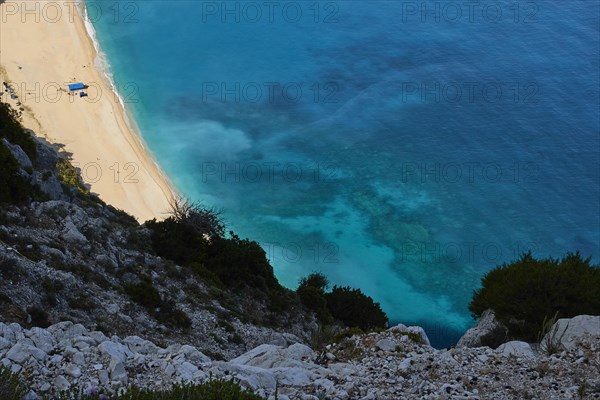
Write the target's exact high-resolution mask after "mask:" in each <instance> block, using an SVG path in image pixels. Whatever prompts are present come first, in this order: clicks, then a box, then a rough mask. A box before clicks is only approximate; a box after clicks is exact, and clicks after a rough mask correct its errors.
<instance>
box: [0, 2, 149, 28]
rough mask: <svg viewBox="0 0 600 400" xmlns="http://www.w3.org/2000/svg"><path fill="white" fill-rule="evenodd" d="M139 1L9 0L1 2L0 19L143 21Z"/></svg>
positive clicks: (11, 20) (29, 20)
mask: <svg viewBox="0 0 600 400" xmlns="http://www.w3.org/2000/svg"><path fill="white" fill-rule="evenodd" d="M143 4H144V2H140V1H85V2H83V1H60V0H59V1H45V0H40V1H36V0H28V1H13V0H6V1H4V2H3V3H0V21H1V22H2V23H8V22H20V23H27V22H35V23H41V22H46V23H58V22H65V21H66V22H69V23H74V22H75V20H76V18H77V17H78V16H81V17H83V18H84V19H85V20H86V21H87V22H91V23H96V22H98V21H99V20H101V19H103V18H106V19H109V20H110V21H111V22H112V23H123V24H134V23H139V22H140V18H139V16H140V5H143Z"/></svg>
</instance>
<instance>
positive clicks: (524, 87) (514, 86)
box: [396, 80, 540, 104]
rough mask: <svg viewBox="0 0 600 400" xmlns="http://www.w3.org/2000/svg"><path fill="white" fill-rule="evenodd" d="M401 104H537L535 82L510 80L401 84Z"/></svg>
mask: <svg viewBox="0 0 600 400" xmlns="http://www.w3.org/2000/svg"><path fill="white" fill-rule="evenodd" d="M396 86H397V87H398V89H399V93H398V94H399V97H400V99H401V101H402V102H403V103H423V104H426V103H451V104H476V103H477V104H481V103H484V104H485V103H516V104H536V103H538V102H539V101H540V86H539V85H538V83H537V82H520V81H517V80H514V81H495V80H490V81H468V82H455V81H452V82H443V81H427V82H418V81H405V82H399V83H396Z"/></svg>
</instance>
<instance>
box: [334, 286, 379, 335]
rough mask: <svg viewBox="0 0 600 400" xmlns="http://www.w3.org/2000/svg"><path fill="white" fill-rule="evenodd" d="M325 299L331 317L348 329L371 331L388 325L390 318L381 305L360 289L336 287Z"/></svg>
mask: <svg viewBox="0 0 600 400" xmlns="http://www.w3.org/2000/svg"><path fill="white" fill-rule="evenodd" d="M325 299H326V300H327V307H328V308H329V312H330V313H331V315H332V316H333V317H334V318H336V319H338V320H340V321H342V322H343V323H344V324H345V325H346V326H348V327H351V328H353V327H357V328H360V329H362V330H363V331H369V330H373V329H378V328H385V327H386V326H387V325H388V318H387V316H386V315H385V313H384V312H383V310H382V309H381V306H380V305H379V303H376V302H374V301H373V299H372V298H371V297H369V296H367V295H365V294H364V293H363V292H362V291H361V290H360V289H352V288H350V287H348V286H347V287H338V286H334V287H333V290H332V291H331V293H326V294H325Z"/></svg>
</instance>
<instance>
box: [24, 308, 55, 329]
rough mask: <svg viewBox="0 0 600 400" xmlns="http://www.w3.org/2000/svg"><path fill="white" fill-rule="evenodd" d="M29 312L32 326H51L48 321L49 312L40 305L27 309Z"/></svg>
mask: <svg viewBox="0 0 600 400" xmlns="http://www.w3.org/2000/svg"><path fill="white" fill-rule="evenodd" d="M27 313H28V314H29V315H30V316H31V326H39V327H40V328H47V327H49V326H50V321H48V313H47V312H46V310H44V309H43V308H42V307H40V306H32V307H29V308H28V309H27Z"/></svg>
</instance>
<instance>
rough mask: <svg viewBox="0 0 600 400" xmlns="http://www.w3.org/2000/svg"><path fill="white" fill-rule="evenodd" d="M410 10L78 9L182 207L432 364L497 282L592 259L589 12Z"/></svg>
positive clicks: (263, 6) (595, 45) (595, 214)
mask: <svg viewBox="0 0 600 400" xmlns="http://www.w3.org/2000/svg"><path fill="white" fill-rule="evenodd" d="M267 4H269V5H267ZM421 4H422V3H421V2H408V1H406V2H402V1H333V2H306V1H299V2H285V1H283V2H272V3H263V2H226V3H224V2H201V1H139V0H138V1H122V2H116V3H115V2H114V1H106V2H93V1H91V0H90V1H89V7H90V16H91V17H93V18H94V25H95V27H96V29H97V31H98V37H99V40H100V43H101V45H102V47H103V49H104V51H105V52H106V53H107V56H108V60H109V61H110V65H111V70H112V73H113V75H114V79H115V82H116V83H117V84H118V85H119V87H120V88H121V91H122V94H123V96H124V98H125V101H126V102H127V106H128V107H129V108H130V110H131V111H132V113H133V115H134V117H135V120H136V122H137V124H138V126H139V127H140V130H141V133H142V135H143V138H144V140H145V141H146V142H147V143H148V145H149V147H150V148H151V150H152V151H153V152H154V154H155V155H156V157H157V159H158V161H159V163H160V165H161V167H162V168H163V169H164V170H165V171H166V173H167V174H168V175H169V177H170V178H171V179H172V180H173V182H174V183H175V184H176V185H177V187H178V188H179V189H180V190H181V191H182V192H183V193H185V195H187V196H189V197H190V198H192V199H195V200H201V201H203V202H204V203H205V204H207V205H214V206H217V207H219V208H222V209H223V210H224V211H225V216H226V220H227V221H228V222H229V225H230V226H231V228H232V229H234V230H235V231H236V232H238V233H239V234H240V235H241V236H244V237H250V238H252V239H254V240H256V241H258V242H260V243H261V244H262V245H263V247H264V248H265V250H266V251H267V253H268V255H269V257H270V259H271V261H272V263H273V265H274V267H275V270H276V274H277V276H278V278H279V279H280V280H281V282H282V283H283V284H285V285H286V286H289V287H291V288H295V286H296V284H297V281H298V279H299V278H300V277H302V276H305V275H307V274H308V273H310V272H313V271H321V272H323V273H325V274H326V275H327V276H328V277H329V279H330V280H331V282H332V283H334V284H338V285H351V286H355V287H360V288H361V289H362V290H363V291H364V292H365V293H367V294H369V295H371V296H372V297H374V298H375V299H376V300H377V301H379V302H380V303H381V304H382V306H383V308H384V310H385V311H386V312H387V313H388V315H389V316H390V318H391V319H392V320H393V321H394V322H403V323H415V324H420V325H423V326H425V327H426V328H427V331H428V334H429V336H430V338H431V339H432V342H433V343H434V344H435V345H436V346H445V345H448V344H451V343H452V342H453V341H454V340H456V338H457V337H458V335H460V334H461V333H462V332H463V331H464V330H465V329H466V328H467V327H468V326H469V325H470V324H472V320H471V317H470V315H469V312H468V308H467V306H468V302H469V300H470V298H471V295H472V291H473V290H474V289H476V288H477V287H478V285H479V282H480V278H481V276H482V275H483V274H484V273H485V272H486V271H488V270H489V269H491V268H493V267H494V266H495V265H497V264H499V263H502V262H505V261H510V260H512V259H514V258H515V257H517V255H518V254H519V253H520V252H522V251H525V250H529V249H531V250H532V251H533V252H534V254H535V255H538V256H560V255H562V254H564V253H565V252H566V251H575V250H580V251H581V252H582V253H583V255H585V256H588V255H589V256H593V258H594V260H595V261H597V260H598V257H599V256H600V249H599V243H600V237H599V226H600V209H599V208H600V205H599V198H600V184H599V182H600V172H599V164H600V163H599V161H600V156H599V154H600V146H599V145H600V140H599V128H600V127H599V109H598V105H599V92H598V87H599V84H600V82H599V77H598V71H599V67H600V66H599V36H600V35H599V26H598V21H599V6H598V4H599V3H598V1H596V0H592V1H590V0H585V1H576V0H570V1H569V2H564V1H559V0H544V1H543V2H542V1H537V2H524V1H518V2H517V1H497V2H496V1H494V2H481V3H479V5H478V6H474V8H471V9H470V8H469V6H466V5H465V3H463V2H456V3H453V2H446V1H443V2H428V3H426V4H427V9H425V10H420V9H418V8H419V7H421ZM415 7H416V8H415ZM98 10H100V11H101V12H102V14H99V13H98Z"/></svg>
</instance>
